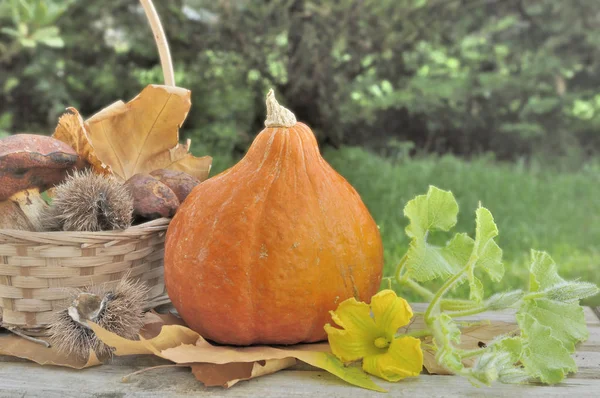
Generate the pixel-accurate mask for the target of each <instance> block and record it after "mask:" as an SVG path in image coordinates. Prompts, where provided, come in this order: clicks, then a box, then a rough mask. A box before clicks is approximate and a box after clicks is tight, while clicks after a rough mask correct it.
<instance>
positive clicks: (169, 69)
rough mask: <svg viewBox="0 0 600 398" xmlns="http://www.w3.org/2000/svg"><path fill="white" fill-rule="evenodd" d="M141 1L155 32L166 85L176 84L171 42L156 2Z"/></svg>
mask: <svg viewBox="0 0 600 398" xmlns="http://www.w3.org/2000/svg"><path fill="white" fill-rule="evenodd" d="M140 3H142V7H143V8H144V12H145V13H146V18H148V23H149V24H150V28H152V33H153V34H154V40H155V41H156V47H157V48H158V55H159V57H160V64H161V67H162V71H163V76H164V78H165V85H167V86H175V73H174V72H173V61H172V60H171V52H170V51H169V43H167V37H166V36H165V31H164V30H163V27H162V25H161V23H160V18H158V14H157V13H156V9H155V8H154V4H152V0H140Z"/></svg>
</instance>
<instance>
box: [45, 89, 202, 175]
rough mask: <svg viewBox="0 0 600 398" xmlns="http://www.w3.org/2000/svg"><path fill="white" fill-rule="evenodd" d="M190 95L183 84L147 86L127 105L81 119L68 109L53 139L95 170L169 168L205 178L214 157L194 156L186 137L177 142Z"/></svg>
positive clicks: (116, 105)
mask: <svg viewBox="0 0 600 398" xmlns="http://www.w3.org/2000/svg"><path fill="white" fill-rule="evenodd" d="M190 96H191V94H190V91H189V90H186V89H183V88H179V87H171V86H161V85H149V86H147V87H146V88H145V89H144V90H142V92H141V93H140V94H138V95H137V96H136V97H135V98H134V99H132V100H131V101H129V102H128V103H124V102H123V101H117V102H115V103H113V104H112V105H109V106H108V107H106V108H104V109H102V110H101V111H100V112H98V113H96V114H95V115H94V116H92V117H90V118H89V119H88V120H86V121H85V122H83V123H82V122H81V117H80V116H79V115H78V113H77V111H75V110H74V109H72V108H70V109H69V110H70V112H71V113H67V114H66V115H63V117H62V118H61V120H59V125H58V127H57V131H56V132H55V138H58V139H60V140H62V141H64V142H67V143H69V144H70V145H72V146H73V148H75V149H76V150H77V152H78V153H79V154H80V155H81V157H82V158H84V159H85V160H86V161H87V162H88V163H90V164H92V165H93V166H94V169H96V170H97V171H100V172H105V171H106V170H109V171H111V172H112V173H113V174H114V175H116V176H117V177H119V178H121V179H123V180H128V179H129V178H130V177H131V176H133V175H134V174H138V173H150V172H152V171H154V170H157V169H170V170H177V171H183V172H185V173H188V174H190V175H193V176H194V177H196V178H198V179H199V180H200V181H203V180H205V179H206V178H207V177H208V173H209V171H210V167H211V164H212V158H211V157H210V156H204V157H200V158H196V157H194V156H192V154H191V153H190V152H189V145H190V144H189V141H188V142H187V143H186V144H185V145H182V144H180V143H179V127H181V124H182V123H183V121H184V120H185V118H186V116H187V114H188V112H189V110H190V106H191V99H190ZM63 118H64V119H63ZM61 121H62V123H61ZM57 133H58V134H57ZM98 168H100V170H98Z"/></svg>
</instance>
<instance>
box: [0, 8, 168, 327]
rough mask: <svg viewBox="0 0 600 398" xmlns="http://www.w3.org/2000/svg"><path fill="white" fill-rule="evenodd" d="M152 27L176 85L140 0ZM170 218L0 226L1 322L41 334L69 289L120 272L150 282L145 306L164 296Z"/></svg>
mask: <svg viewBox="0 0 600 398" xmlns="http://www.w3.org/2000/svg"><path fill="white" fill-rule="evenodd" d="M140 3H142V6H143V7H144V11H145V12H146V16H147V18H148V21H149V23H150V26H151V27H152V32H153V34H154V37H155V39H156V44H157V47H158V51H159V54H160V59H161V65H162V69H163V74H164V77H165V84H166V85H175V81H174V73H173V67H172V63H171V57H170V54H169V48H168V46H167V42H166V39H165V36H164V32H163V30H162V26H161V25H160V21H159V19H158V16H157V14H156V11H155V9H154V6H153V5H152V2H151V0H140ZM169 221H170V220H169V219H159V220H154V221H151V222H148V223H145V224H141V225H136V226H133V227H131V228H128V229H127V230H124V231H103V232H63V231H57V232H31V231H17V230H0V325H1V326H3V327H6V328H10V329H18V330H20V331H21V332H23V333H26V334H30V335H40V334H44V332H45V328H46V326H47V325H48V323H49V321H50V318H51V315H52V314H53V313H54V312H55V311H58V310H60V309H63V308H65V306H66V303H67V302H68V299H69V298H70V297H71V295H72V292H73V290H74V289H77V288H84V287H87V286H91V285H99V284H104V283H107V285H108V286H114V285H116V284H117V283H118V282H119V280H120V279H121V278H123V277H125V276H126V277H129V278H134V279H140V280H143V281H145V282H146V283H147V285H148V287H149V288H150V292H149V296H148V299H149V307H154V306H157V305H160V304H163V303H165V302H168V297H167V295H166V291H165V285H164V278H163V274H164V270H163V257H164V241H165V233H166V230H167V227H168V225H169Z"/></svg>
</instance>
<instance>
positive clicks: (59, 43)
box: [38, 37, 65, 48]
mask: <svg viewBox="0 0 600 398" xmlns="http://www.w3.org/2000/svg"><path fill="white" fill-rule="evenodd" d="M38 41H39V42H40V43H42V44H44V45H46V46H48V47H52V48H63V47H64V46H65V42H64V40H63V39H62V38H60V37H45V38H43V39H39V40H38Z"/></svg>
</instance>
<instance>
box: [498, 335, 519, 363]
mask: <svg viewBox="0 0 600 398" xmlns="http://www.w3.org/2000/svg"><path fill="white" fill-rule="evenodd" d="M493 344H494V351H498V352H499V351H502V352H506V353H507V354H509V355H510V360H511V362H512V363H513V364H514V363H517V362H519V361H520V360H521V356H522V354H523V339H522V338H521V337H506V338H504V339H501V340H498V341H496V342H494V343H493Z"/></svg>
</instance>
